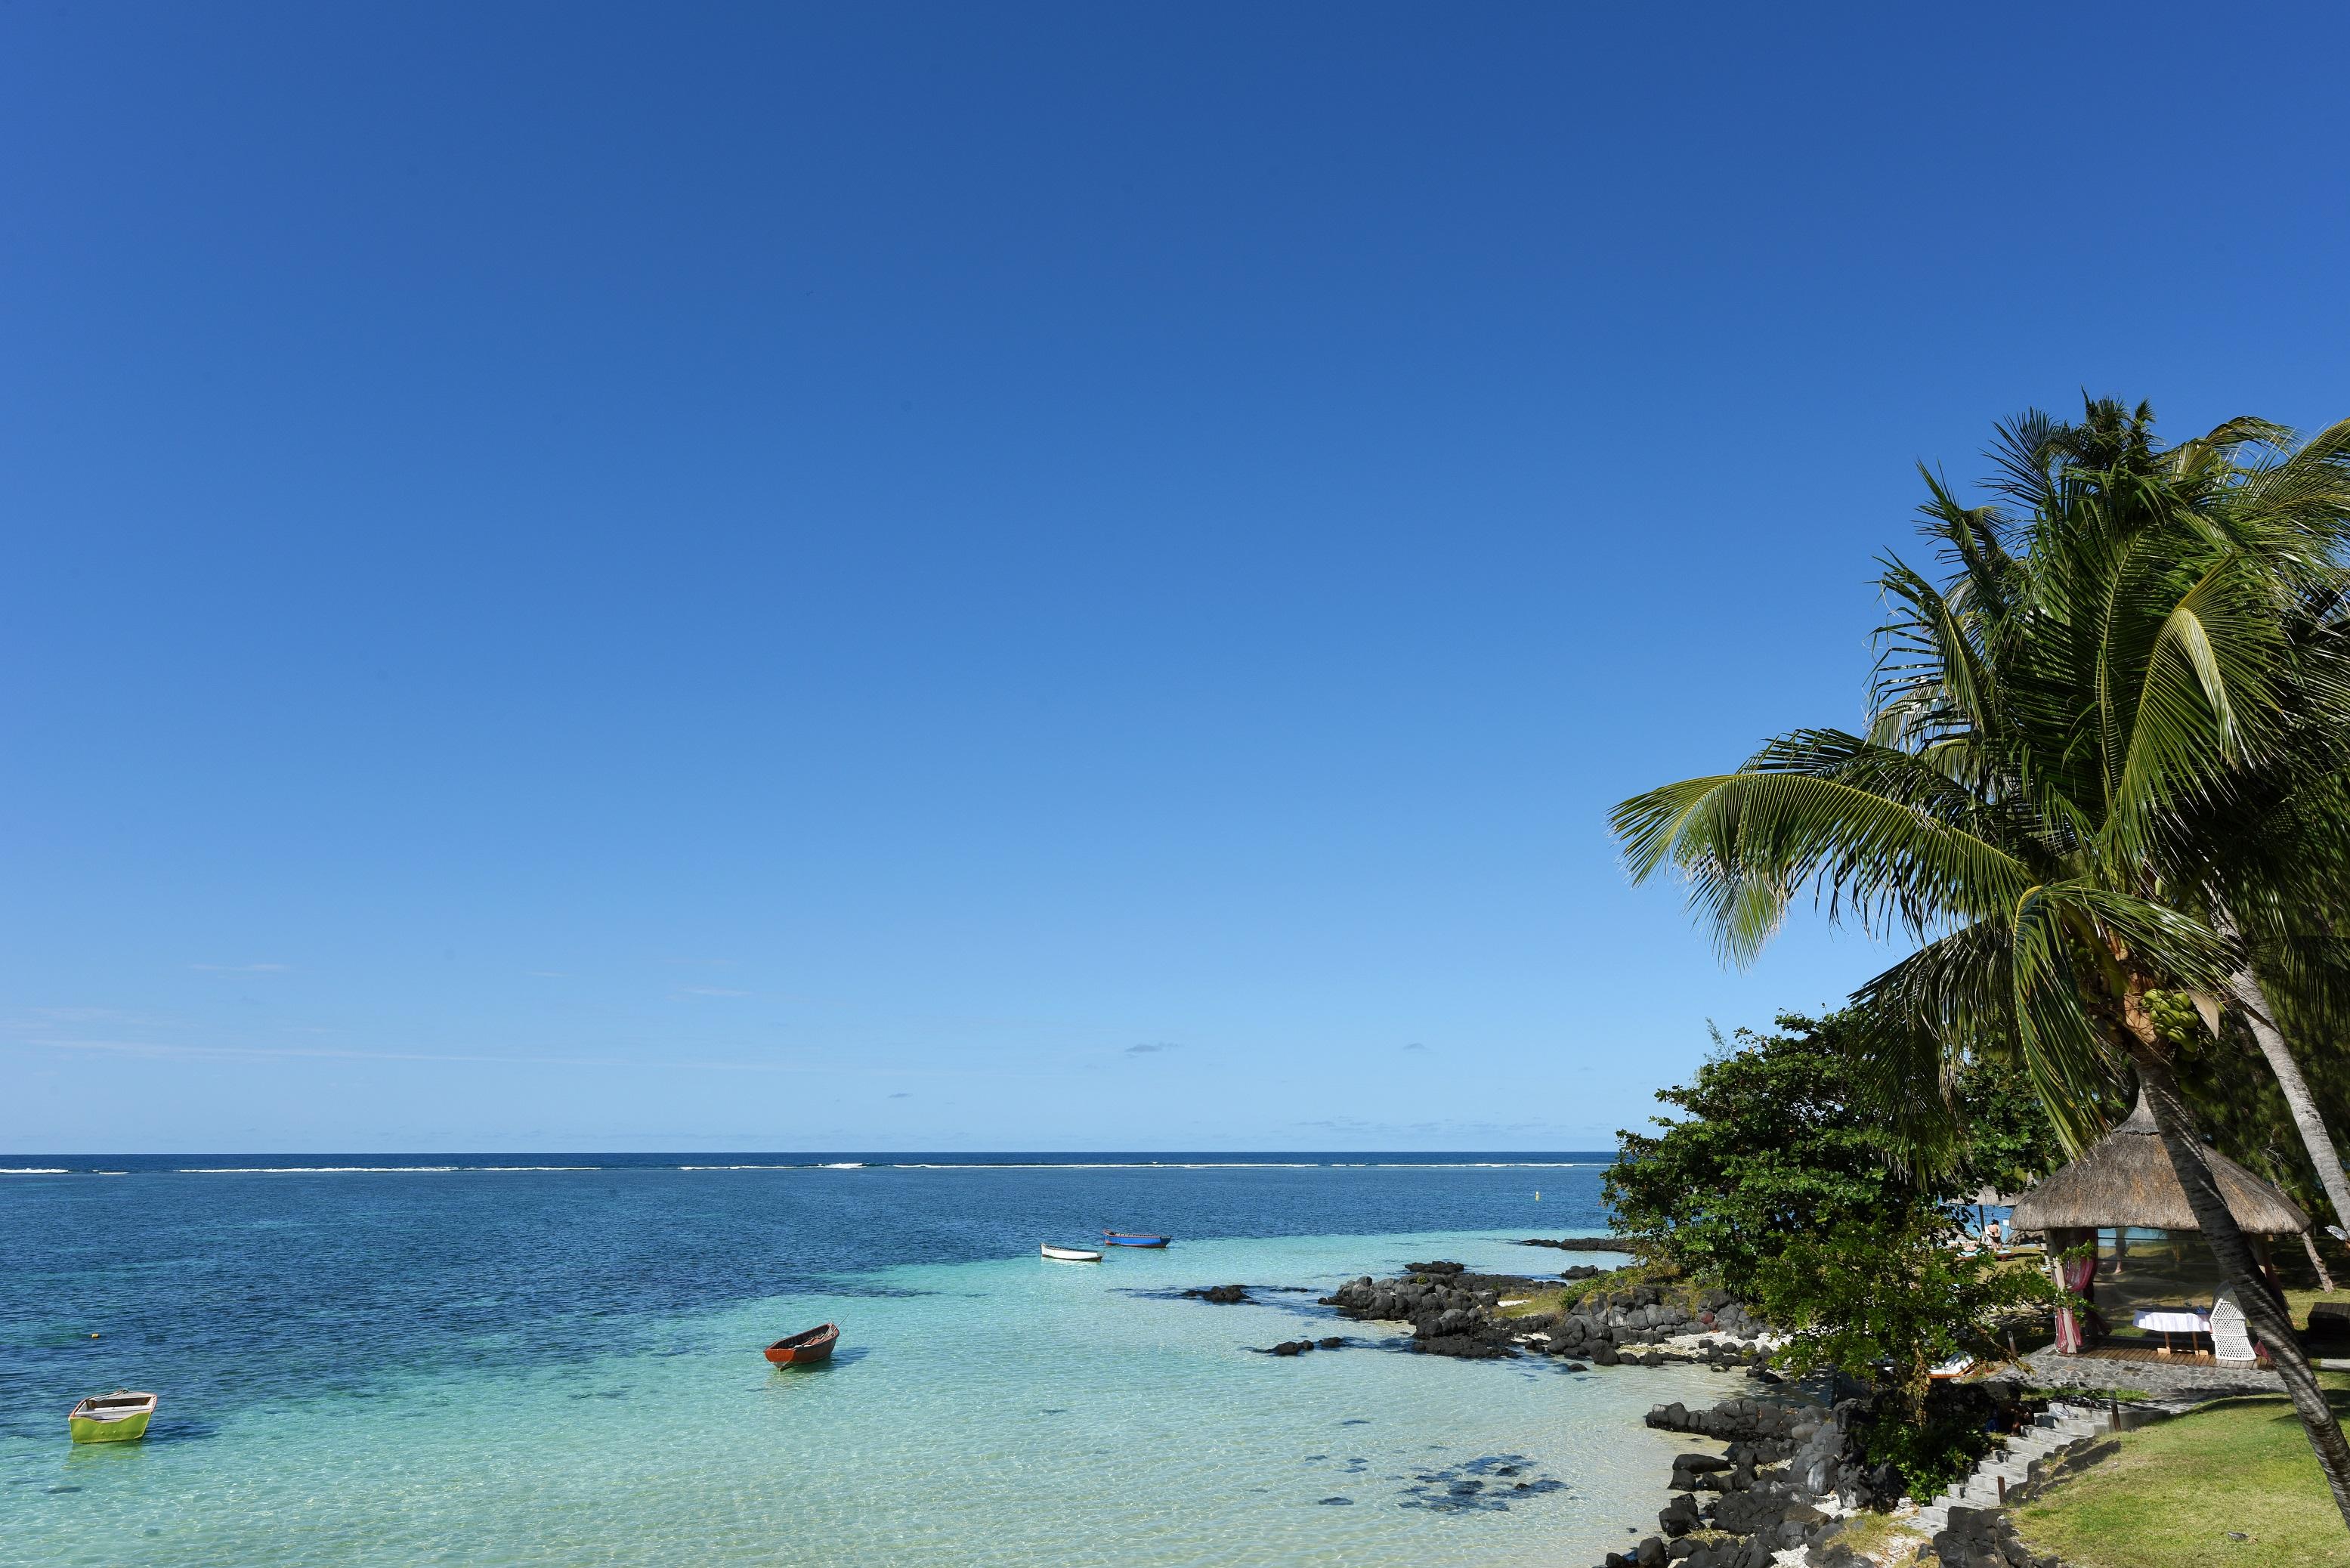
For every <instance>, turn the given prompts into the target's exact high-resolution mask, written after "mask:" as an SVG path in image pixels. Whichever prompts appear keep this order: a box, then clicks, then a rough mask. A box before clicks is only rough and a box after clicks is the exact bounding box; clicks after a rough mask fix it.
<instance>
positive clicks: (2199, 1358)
mask: <svg viewBox="0 0 2350 1568" xmlns="http://www.w3.org/2000/svg"><path fill="white" fill-rule="evenodd" d="M2072 1359H2074V1360H2075V1361H2131V1362H2139V1363H2143V1364H2145V1365H2147V1366H2219V1365H2220V1363H2219V1362H2218V1360H2217V1359H2215V1358H2214V1357H2213V1356H2212V1355H2211V1353H2210V1351H2208V1350H2178V1351H2173V1352H2171V1353H2170V1354H2169V1355H2164V1354H2163V1351H2162V1347H2161V1346H2160V1345H2091V1346H2090V1347H2089V1348H2088V1349H2086V1350H2084V1351H2082V1352H2080V1353H2079V1354H2078V1355H2074V1357H2073V1358H2072Z"/></svg>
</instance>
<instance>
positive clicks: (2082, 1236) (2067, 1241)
mask: <svg viewBox="0 0 2350 1568" xmlns="http://www.w3.org/2000/svg"><path fill="white" fill-rule="evenodd" d="M2096 1241H2097V1233H2096V1232H2095V1231H2050V1232H2049V1234H2048V1250H2049V1251H2052V1252H2069V1251H2072V1250H2073V1249H2074V1248H2075V1247H2078V1246H2081V1245H2082V1244H2083V1243H2084V1242H2085V1243H2087V1245H2088V1251H2086V1252H2085V1253H2083V1254H2082V1255H2081V1256H2080V1257H2077V1258H2065V1259H2063V1260H2062V1261H2060V1262H2058V1263H2057V1265H2056V1282H2057V1283H2059V1284H2061V1285H2063V1286H2064V1288H2065V1289H2066V1290H2068V1291H2070V1292H2072V1293H2074V1295H2076V1296H2079V1297H2080V1298H2081V1299H2082V1300H2083V1301H2084V1302H2090V1301H2094V1300H2095V1296H2096V1290H2097V1283H2096V1281H2097V1247H2096ZM2082 1315H2084V1316H2085V1317H2086V1318H2087V1319H2088V1321H2087V1322H2086V1323H2083V1322H2081V1321H2080V1320H2079V1318H2077V1317H2076V1316H2075V1315H2074V1312H2073V1309H2072V1308H2070V1307H2059V1308H2057V1309H2056V1348H2057V1349H2058V1350H2059V1351H2061V1352H2063V1353H2064V1355H2078V1354H2080V1352H2081V1351H2083V1350H2085V1349H2086V1348H2087V1346H2088V1343H2089V1339H2090V1337H2091V1335H2093V1334H2102V1333H2104V1332H2105V1327H2106V1323H2105V1319H2103V1318H2101V1317H2099V1316H2098V1315H2097V1314H2096V1311H2095V1308H2094V1307H2092V1308H2091V1309H2090V1310H2089V1311H2088V1312H2087V1313H2085V1314H2082Z"/></svg>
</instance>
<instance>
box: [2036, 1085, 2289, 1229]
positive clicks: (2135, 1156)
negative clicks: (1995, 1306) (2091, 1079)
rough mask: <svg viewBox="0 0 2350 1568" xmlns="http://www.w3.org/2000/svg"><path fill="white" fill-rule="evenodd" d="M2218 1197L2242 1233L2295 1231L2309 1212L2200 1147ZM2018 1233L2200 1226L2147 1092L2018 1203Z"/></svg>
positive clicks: (2224, 1156)
mask: <svg viewBox="0 0 2350 1568" xmlns="http://www.w3.org/2000/svg"><path fill="white" fill-rule="evenodd" d="M2203 1158H2205V1159H2207V1160H2209V1161H2210V1165H2211V1174H2212V1176H2213V1177H2214V1178H2215V1179H2217V1180H2218V1181H2219V1183H2220V1196H2221V1197H2223V1198H2225V1199H2227V1200H2228V1210H2229V1211H2230V1213H2232V1214H2234V1215H2235V1217H2236V1223H2237V1224H2238V1225H2241V1227H2243V1229H2244V1231H2245V1232H2246V1234H2248V1235H2254V1236H2285V1235H2298V1234H2300V1233H2301V1232H2303V1231H2307V1230H2308V1229H2309V1216H2308V1215H2306V1214H2303V1212H2302V1211H2301V1210H2300V1209H2299V1208H2298V1207H2297V1206H2296V1205H2295V1204H2294V1203H2293V1199H2290V1198H2287V1197H2286V1196H2285V1195H2284V1194H2283V1193H2282V1192H2279V1191H2278V1190H2277V1189H2275V1188H2273V1187H2272V1186H2270V1185H2269V1184H2268V1183H2267V1182H2265V1181H2262V1179H2260V1178H2259V1177H2257V1176H2254V1175H2253V1174H2252V1173H2251V1171H2249V1170H2246V1169H2245V1168H2243V1167H2242V1166H2241V1165H2238V1164H2237V1163H2236V1162H2235V1161H2234V1160H2232V1159H2230V1158H2228V1157H2227V1156H2226V1155H2223V1154H2221V1153H2220V1151H2219V1150H2217V1149H2212V1148H2206V1149H2205V1150H2204V1151H2203ZM2013 1224H2014V1228H2015V1229H2016V1230H2018V1231H2098V1230H2104V1229H2106V1228H2108V1227H2112V1226H2121V1225H2135V1226H2142V1227H2144V1228H2146V1229H2147V1230H2150V1231H2198V1230H2200V1229H2202V1227H2200V1226H2199V1225H2197V1224H2196V1223H2195V1215H2194V1213H2193V1212H2192V1211H2191V1210H2189V1208H2188V1207H2187V1192H2186V1189H2184V1188H2182V1187H2180V1186H2179V1185H2178V1172H2176V1171H2174V1170H2172V1169H2171V1168H2170V1155H2169V1153H2168V1151H2167V1150H2166V1149H2164V1147H2162V1135H2161V1134H2159V1133H2158V1132H2157V1131H2155V1127H2154V1113H2153V1112H2152V1111H2150V1110H2148V1109H2147V1104H2146V1097H2145V1096H2143V1095H2141V1096H2138V1102H2137V1109H2136V1110H2135V1111H2132V1112H2131V1113H2130V1115H2129V1119H2128V1120H2127V1121H2125V1122H2124V1123H2122V1125H2121V1126H2119V1127H2116V1128H2115V1129H2114V1130H2113V1131H2111V1132H2109V1133H2107V1134H2106V1136H2105V1137H2104V1138H2103V1139H2102V1140H2101V1141H2100V1142H2099V1143H2098V1144H2097V1145H2096V1147H2094V1148H2092V1149H2090V1150H2089V1152H2088V1153H2086V1154H2085V1155H2083V1156H2082V1157H2081V1158H2078V1159H2076V1160H2074V1162H2073V1163H2072V1164H2070V1165H2068V1166H2066V1167H2065V1168H2064V1169H2062V1170H2060V1171H2058V1172H2056V1173H2055V1174H2054V1176H2051V1177H2050V1178H2049V1179H2047V1180H2045V1181H2043V1182H2042V1183H2041V1184H2040V1185H2039V1186H2037V1187H2035V1188H2033V1189H2032V1190H2031V1191H2029V1192H2027V1193H2025V1194H2024V1195H2023V1196H2022V1198H2021V1199H2017V1200H2016V1205H2015V1215H2014V1220H2013Z"/></svg>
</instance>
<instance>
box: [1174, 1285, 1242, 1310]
mask: <svg viewBox="0 0 2350 1568" xmlns="http://www.w3.org/2000/svg"><path fill="white" fill-rule="evenodd" d="M1184 1294H1185V1295H1187V1296H1190V1297H1191V1298H1192V1299H1193V1300H1194V1301H1203V1302H1213V1303H1216V1305H1218V1306H1238V1305H1241V1304H1242V1303H1245V1302H1246V1301H1247V1300H1248V1299H1249V1293H1248V1287H1247V1286H1245V1285H1208V1286H1205V1287H1201V1288H1194V1289H1191V1290H1188V1291H1185V1292H1184Z"/></svg>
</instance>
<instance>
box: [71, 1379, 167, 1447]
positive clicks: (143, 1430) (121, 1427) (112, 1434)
mask: <svg viewBox="0 0 2350 1568" xmlns="http://www.w3.org/2000/svg"><path fill="white" fill-rule="evenodd" d="M154 1414H155V1396H154V1395H152V1394H134V1393H132V1392H131V1391H130V1389H128V1388H117V1389H116V1390H115V1391H114V1392H113V1393H111V1394H100V1395H97V1396H95V1397H91V1398H88V1399H85V1400H83V1401H82V1402H81V1403H80V1404H78V1405H77V1406H75V1407H73V1413H72V1414H71V1415H69V1416H68V1417H66V1425H67V1426H68V1427H70V1428H73V1440H74V1441H75V1442H77V1443H135V1442H137V1441H138V1440H139V1439H140V1438H143V1437H145V1436H146V1435H147V1423H148V1421H149V1420H151V1418H153V1417H154Z"/></svg>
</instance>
